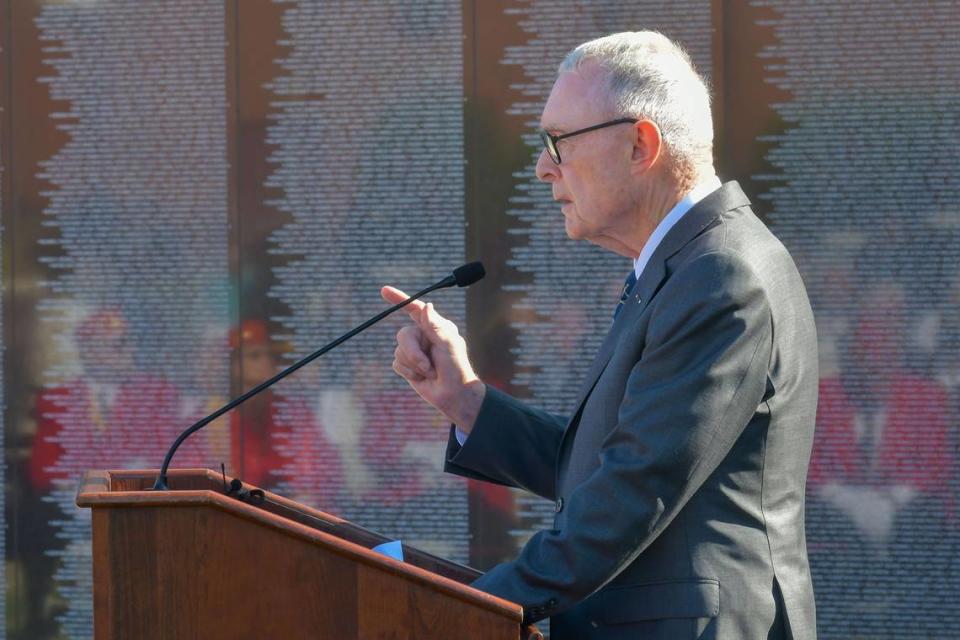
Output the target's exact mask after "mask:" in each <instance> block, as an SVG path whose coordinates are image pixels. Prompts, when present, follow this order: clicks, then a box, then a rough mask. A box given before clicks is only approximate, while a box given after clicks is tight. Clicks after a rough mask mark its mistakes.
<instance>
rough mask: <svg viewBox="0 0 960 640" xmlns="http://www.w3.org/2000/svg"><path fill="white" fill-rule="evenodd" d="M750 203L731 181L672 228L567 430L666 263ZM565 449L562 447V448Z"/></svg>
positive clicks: (590, 375)
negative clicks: (695, 239)
mask: <svg viewBox="0 0 960 640" xmlns="http://www.w3.org/2000/svg"><path fill="white" fill-rule="evenodd" d="M749 204H750V200H749V199H748V198H747V196H746V195H745V194H744V193H743V190H742V189H740V185H739V184H737V182H735V181H732V182H727V183H726V184H724V185H723V186H721V187H720V188H719V189H717V190H716V191H714V192H713V193H711V194H709V195H708V196H707V197H705V198H704V199H703V200H701V201H700V202H698V203H697V204H695V205H694V206H693V207H691V209H690V210H689V211H687V213H686V214H684V216H683V217H682V218H680V220H679V221H678V222H677V223H676V224H675V225H674V226H673V228H672V229H670V231H669V232H668V233H667V235H666V236H664V238H663V240H662V241H661V242H660V245H659V246H658V247H657V249H656V250H655V251H654V252H653V255H652V256H650V261H649V262H648V263H647V266H646V267H645V268H644V270H643V273H641V274H640V279H639V280H637V283H636V284H635V285H634V287H633V291H631V292H630V297H629V298H627V300H626V301H625V302H624V303H623V308H622V309H620V313H619V314H617V318H616V320H615V321H614V323H613V326H612V327H610V331H609V332H608V333H607V336H606V338H604V340H603V343H602V344H601V345H600V349H599V351H597V355H596V356H595V357H594V359H593V363H592V364H591V365H590V369H589V370H588V371H587V375H586V378H584V381H583V384H582V385H581V386H580V391H579V393H578V394H577V401H576V405H574V406H575V410H574V411H573V413H572V415H573V416H574V418H573V419H571V421H570V424H568V425H567V431H570V426H571V424H573V423H574V422H576V421H577V420H576V418H577V416H579V415H580V410H581V409H582V408H583V404H584V402H586V400H587V398H588V397H589V395H590V392H591V391H593V387H594V386H595V385H596V384H597V380H599V379H600V375H601V374H602V373H603V370H604V369H605V368H606V366H607V363H609V362H610V358H611V357H613V352H614V351H615V350H616V346H617V343H618V342H619V341H620V338H621V336H622V335H623V333H624V332H625V331H626V330H627V328H628V327H632V326H633V325H634V324H635V322H636V320H637V318H639V317H640V315H641V314H642V313H643V310H644V309H646V308H647V306H648V305H649V304H650V301H651V299H652V298H653V297H654V296H655V295H656V293H657V291H659V290H660V285H661V284H662V283H663V281H664V280H665V278H666V274H667V271H666V262H667V260H668V259H669V258H670V257H671V256H673V255H674V254H675V253H677V252H678V251H680V249H682V248H683V247H684V246H685V245H686V244H687V243H689V242H690V241H691V240H693V239H694V238H696V237H697V236H698V235H700V234H701V233H703V231H704V230H706V229H707V228H708V227H710V226H712V225H713V224H714V223H716V222H717V220H718V219H719V218H720V216H722V215H723V214H724V213H726V212H727V211H730V210H732V209H737V208H740V207H744V206H747V205H749ZM561 448H562V447H561Z"/></svg>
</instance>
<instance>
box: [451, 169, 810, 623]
mask: <svg viewBox="0 0 960 640" xmlns="http://www.w3.org/2000/svg"><path fill="white" fill-rule="evenodd" d="M749 204H750V202H749V200H748V199H747V197H746V196H745V195H744V194H743V192H742V191H741V189H740V187H739V185H737V183H735V182H730V183H727V184H725V185H724V186H723V187H721V188H720V189H718V190H717V191H714V192H713V193H712V194H710V195H709V196H707V197H706V198H705V199H704V200H702V201H701V202H699V203H698V204H697V205H696V206H694V207H693V208H692V209H691V210H690V211H688V212H687V213H686V215H685V216H684V217H683V218H682V219H681V220H680V221H679V222H678V223H677V224H676V225H675V226H674V227H673V228H672V229H671V230H670V232H669V233H668V234H667V235H666V237H665V238H664V239H663V241H662V242H661V244H660V246H659V247H658V248H657V249H656V251H655V252H654V254H653V257H652V259H651V260H650V262H649V264H648V266H647V267H646V269H645V271H644V272H643V274H642V275H641V277H640V280H639V281H638V282H637V284H636V285H635V286H634V289H633V291H632V293H631V296H630V299H629V300H628V302H627V303H626V306H625V307H624V308H623V309H622V310H621V312H620V314H619V315H618V317H617V319H616V321H615V322H614V324H613V327H612V328H611V330H610V333H609V334H608V335H607V337H606V339H605V340H604V342H603V345H602V346H601V347H600V351H599V353H598V354H597V356H596V358H595V359H594V362H593V364H592V365H591V366H590V370H589V373H588V374H587V377H586V379H585V380H584V381H583V384H582V386H581V388H580V390H579V391H578V392H577V397H576V400H575V402H574V404H573V414H572V418H569V419H567V418H565V417H561V416H555V415H551V414H548V413H546V412H542V411H539V410H537V409H534V408H531V407H529V406H527V405H525V404H523V403H521V402H519V401H518V400H516V399H514V398H511V397H510V396H508V395H506V394H504V393H501V392H499V391H497V390H495V389H492V388H488V390H487V396H486V398H485V400H484V403H483V406H482V408H481V411H480V415H479V417H478V420H477V422H476V425H475V426H474V429H473V431H472V432H471V434H470V436H469V438H467V440H466V442H465V443H464V445H463V446H462V447H461V446H460V445H459V444H458V443H457V441H456V438H455V437H454V436H453V434H452V431H451V438H450V442H449V445H448V449H447V464H446V469H447V470H448V471H451V472H454V473H458V474H460V475H464V476H468V477H472V478H479V479H483V480H487V481H490V482H496V483H500V484H505V485H509V486H514V487H522V488H524V489H527V490H529V491H532V492H533V493H536V494H538V495H540V496H543V497H544V498H548V499H550V500H554V501H555V502H556V517H555V520H554V524H553V528H552V529H549V530H546V531H540V532H539V533H537V534H536V535H534V536H533V537H532V538H531V539H530V541H529V542H528V543H527V544H526V546H525V547H524V548H523V550H522V551H521V553H520V555H519V557H518V558H517V559H516V560H514V561H513V562H509V563H506V564H501V565H498V566H496V567H494V568H493V569H492V570H491V571H489V572H488V573H486V574H485V575H484V576H483V577H481V578H480V579H478V580H477V581H476V582H475V583H474V584H475V586H477V587H478V588H480V589H483V590H485V591H488V592H490V593H493V594H495V595H498V596H501V597H504V598H506V599H508V600H512V601H514V602H518V603H520V604H521V605H523V607H524V612H525V616H526V618H527V620H528V621H536V620H539V619H541V618H544V617H546V616H551V630H552V635H553V638H554V640H562V639H565V638H577V639H578V640H579V639H588V638H604V639H611V638H662V639H664V640H678V639H682V638H723V639H729V640H748V639H752V638H796V639H798V640H799V639H809V638H815V635H816V629H815V620H814V618H815V613H814V602H813V588H812V586H811V581H810V571H809V566H808V563H807V552H806V540H805V535H804V487H805V483H806V474H807V464H808V462H809V459H810V448H811V444H812V440H813V427H814V420H815V414H816V405H817V380H818V372H817V339H816V330H815V328H814V323H813V314H812V312H811V310H810V304H809V302H808V300H807V295H806V292H805V289H804V286H803V282H802V281H801V279H800V276H799V274H798V273H797V269H796V267H795V266H794V263H793V260H792V259H791V258H790V255H789V254H788V253H787V250H786V249H785V248H784V247H783V245H782V244H781V243H780V242H779V241H778V240H777V239H776V238H775V237H774V236H773V235H772V234H771V233H770V231H769V230H768V229H767V227H766V226H764V224H763V223H762V222H761V221H760V220H759V219H758V218H757V217H756V216H754V214H753V213H752V212H751V210H750V208H749Z"/></svg>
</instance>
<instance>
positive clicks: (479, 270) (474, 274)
mask: <svg viewBox="0 0 960 640" xmlns="http://www.w3.org/2000/svg"><path fill="white" fill-rule="evenodd" d="M485 273H486V272H485V270H484V268H483V264H481V263H479V262H470V263H468V264H465V265H463V266H460V267H457V268H456V269H454V271H453V274H452V275H449V276H447V277H446V278H444V279H443V280H441V281H440V282H437V283H435V284H432V285H430V286H429V287H427V288H426V289H423V290H422V291H418V292H416V293H415V294H413V295H412V296H410V297H409V298H407V299H406V300H404V301H403V302H399V303H397V304H395V305H393V306H392V307H390V308H389V309H386V310H384V311H381V312H380V313H378V314H377V315H375V316H374V317H372V318H370V319H369V320H367V321H366V322H364V323H363V324H361V325H360V326H358V327H355V328H353V329H351V330H350V331H348V332H347V333H345V334H343V335H342V336H340V337H339V338H337V339H336V340H334V341H332V342H330V343H329V344H326V345H324V346H323V347H321V348H319V349H317V350H316V351H314V352H313V353H311V354H310V355H308V356H307V357H306V358H303V359H302V360H300V361H299V362H295V363H294V364H292V365H290V366H289V367H287V368H286V369H284V370H283V371H281V372H280V373H278V374H277V375H275V376H273V377H272V378H270V379H269V380H266V381H265V382H262V383H260V384H258V385H257V386H256V387H254V388H253V389H250V390H249V391H247V392H246V393H244V394H243V395H241V396H238V397H236V398H234V399H233V400H231V401H230V402H228V403H227V404H225V405H224V406H222V407H220V408H219V409H217V410H216V411H214V412H213V413H211V414H210V415H208V416H207V417H206V418H203V419H201V420H199V421H197V422H195V423H194V424H192V425H191V426H190V427H188V428H187V429H185V430H184V431H183V433H181V434H180V435H179V436H177V439H176V440H174V442H173V445H172V446H171V447H170V450H169V451H167V455H166V457H164V459H163V465H162V466H161V467H160V475H158V476H157V480H156V482H154V485H153V488H154V489H156V490H158V491H165V490H167V489H168V488H169V487H168V486H167V469H169V467H170V462H171V460H173V454H174V453H176V451H177V449H178V448H179V447H180V445H181V444H183V441H184V440H186V439H187V438H189V437H190V436H191V435H192V434H194V433H196V432H197V431H199V430H200V429H202V428H204V427H205V426H207V425H208V424H210V423H211V422H213V421H214V420H216V419H217V418H219V417H220V416H222V415H223V414H225V413H226V412H228V411H230V410H231V409H233V408H235V407H237V406H239V405H241V404H243V403H244V402H246V401H247V400H249V399H250V398H252V397H253V396H255V395H257V394H258V393H260V392H261V391H265V390H266V389H268V388H269V387H272V386H273V385H274V384H276V383H277V382H279V381H281V380H283V379H284V378H286V377H287V376H288V375H290V374H291V373H293V372H294V371H296V370H298V369H300V367H303V366H305V365H308V364H310V363H311V362H313V361H314V360H316V359H317V358H319V357H320V356H322V355H323V354H325V353H326V352H328V351H330V350H331V349H334V348H335V347H337V346H339V345H340V344H342V343H344V342H346V341H347V340H349V339H350V338H352V337H353V336H355V335H357V334H358V333H360V332H361V331H363V330H365V329H367V328H368V327H370V326H371V325H374V324H376V323H378V322H380V321H381V320H383V319H384V318H386V317H387V316H388V315H390V314H391V313H393V312H394V311H397V310H398V309H402V308H403V307H405V306H407V305H408V304H410V303H411V302H413V301H414V300H416V299H418V298H421V297H423V296H425V295H427V294H428V293H430V292H432V291H436V290H437V289H445V288H447V287H452V286H454V285H456V286H458V287H468V286H470V285H471V284H473V283H474V282H476V281H477V280H480V279H481V278H482V277H483V276H484V275H485Z"/></svg>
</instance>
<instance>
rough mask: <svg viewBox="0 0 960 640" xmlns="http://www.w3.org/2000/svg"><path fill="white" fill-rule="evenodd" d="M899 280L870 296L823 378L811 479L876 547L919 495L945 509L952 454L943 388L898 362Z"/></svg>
mask: <svg viewBox="0 0 960 640" xmlns="http://www.w3.org/2000/svg"><path fill="white" fill-rule="evenodd" d="M907 331H908V328H907V318H906V309H905V301H904V293H903V290H902V288H900V287H897V286H895V285H887V286H883V287H880V288H877V289H874V290H873V291H872V292H871V294H870V295H868V296H867V298H866V301H865V303H864V305H863V307H862V309H861V310H860V312H859V314H858V317H857V319H856V322H855V325H854V327H853V330H852V332H851V334H850V335H849V336H847V340H846V344H845V346H844V355H843V366H842V368H841V371H840V372H839V374H838V375H837V376H834V377H829V378H824V379H822V380H821V381H820V403H819V408H818V413H817V415H818V418H817V431H816V438H815V441H814V447H813V455H812V460H811V463H810V472H809V477H808V484H809V486H810V489H811V491H813V492H814V494H815V496H817V497H818V498H819V499H821V500H823V501H825V502H826V503H828V504H829V505H831V506H832V507H833V508H834V509H836V510H838V511H839V512H841V513H843V514H844V515H845V516H846V517H847V518H848V519H849V521H850V523H851V524H852V525H854V527H856V529H857V531H858V532H859V533H860V535H861V536H862V538H863V539H864V540H865V541H867V542H868V543H870V544H872V545H874V546H875V547H877V548H878V549H883V548H884V546H885V545H886V544H888V543H889V542H890V541H891V539H892V536H893V535H894V526H895V524H896V519H897V516H898V514H900V513H901V512H903V510H904V509H907V508H908V507H909V506H910V505H911V504H913V503H914V502H915V501H917V500H918V499H923V500H924V501H926V502H927V503H930V502H931V501H933V502H935V503H936V504H937V505H938V508H940V509H942V515H943V516H948V515H949V514H950V512H951V511H952V504H951V501H952V499H951V491H950V480H951V473H952V469H953V464H954V460H953V454H952V448H951V440H950V434H949V427H950V407H949V401H948V396H947V392H946V389H944V388H943V386H942V385H940V384H939V383H938V382H937V381H935V380H933V379H930V378H925V377H921V376H918V375H916V374H913V373H911V372H910V371H909V370H908V369H907V368H906V367H905V362H904V360H905V353H904V347H903V345H904V344H905V340H906V338H905V336H906V334H907Z"/></svg>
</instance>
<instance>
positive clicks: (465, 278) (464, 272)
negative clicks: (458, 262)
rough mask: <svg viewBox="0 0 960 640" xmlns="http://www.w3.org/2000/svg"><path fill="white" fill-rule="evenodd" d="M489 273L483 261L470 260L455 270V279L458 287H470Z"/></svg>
mask: <svg viewBox="0 0 960 640" xmlns="http://www.w3.org/2000/svg"><path fill="white" fill-rule="evenodd" d="M485 275H487V271H486V270H485V269H484V268H483V263H482V262H469V263H467V264H465V265H463V266H460V267H457V268H456V269H454V270H453V279H454V280H456V282H457V286H458V287H469V286H470V285H472V284H473V283H474V282H476V281H477V280H480V279H481V278H483V276H485Z"/></svg>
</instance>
